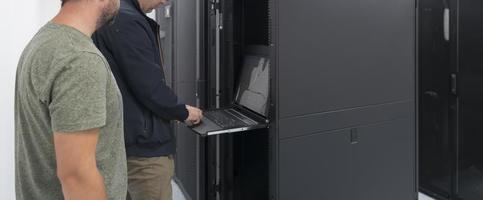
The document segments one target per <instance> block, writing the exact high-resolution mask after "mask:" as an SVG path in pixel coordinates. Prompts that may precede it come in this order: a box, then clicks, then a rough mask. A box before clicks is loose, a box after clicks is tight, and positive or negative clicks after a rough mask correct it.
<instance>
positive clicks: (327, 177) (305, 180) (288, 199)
mask: <svg viewBox="0 0 483 200" xmlns="http://www.w3.org/2000/svg"><path fill="white" fill-rule="evenodd" d="M349 133H350V132H349V130H342V131H334V132H329V133H321V134H316V135H312V136H307V137H299V138H295V139H287V140H282V141H280V162H279V167H280V180H279V184H280V198H279V199H280V200H294V199H304V200H321V199H324V200H325V199H330V200H349V199H353V198H351V197H352V196H351V195H352V194H351V192H350V190H351V187H350V184H351V182H352V177H351V168H352V166H351V165H352V163H351V153H352V152H351V145H350V135H349Z"/></svg>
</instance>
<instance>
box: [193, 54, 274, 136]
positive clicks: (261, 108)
mask: <svg viewBox="0 0 483 200" xmlns="http://www.w3.org/2000/svg"><path fill="white" fill-rule="evenodd" d="M269 70H270V59H269V56H268V47H267V46H248V47H247V50H246V52H245V55H244V58H243V65H242V69H241V73H240V77H239V79H238V80H239V81H238V88H237V92H236V96H235V101H234V102H233V103H232V105H231V106H230V107H228V108H222V109H216V110H206V111H203V116H204V117H203V120H202V121H201V123H200V124H198V125H194V126H190V128H191V129H192V130H193V131H194V132H196V133H198V134H200V135H202V136H210V135H219V134H226V133H234V132H241V131H247V130H253V129H259V128H265V127H267V124H268V118H267V116H268V102H269V90H270V88H269V85H270V83H269V80H270V79H269V74H270V73H269Z"/></svg>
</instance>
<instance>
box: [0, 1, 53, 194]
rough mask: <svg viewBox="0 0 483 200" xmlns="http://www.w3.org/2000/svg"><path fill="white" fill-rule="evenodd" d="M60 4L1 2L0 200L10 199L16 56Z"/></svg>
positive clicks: (12, 169) (47, 2)
mask: <svg viewBox="0 0 483 200" xmlns="http://www.w3.org/2000/svg"><path fill="white" fill-rule="evenodd" d="M59 7H60V0H21V1H19V0H3V1H2V11H1V12H0V19H2V23H1V24H0V69H1V72H0V97H1V98H0V158H1V161H0V199H6V200H8V199H14V196H15V191H14V120H13V116H14V115H13V114H14V89H15V71H16V68H17V62H18V59H19V57H20V54H21V52H22V50H23V48H24V47H25V45H26V44H27V43H28V41H29V40H30V38H31V37H32V36H33V35H34V34H35V33H36V32H37V30H38V29H39V28H40V27H41V26H42V25H43V24H45V23H46V22H47V21H48V20H49V19H50V18H51V17H53V16H54V15H55V14H56V12H57V10H58V9H59Z"/></svg>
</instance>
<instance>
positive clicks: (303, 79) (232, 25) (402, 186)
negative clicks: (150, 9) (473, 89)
mask: <svg viewBox="0 0 483 200" xmlns="http://www.w3.org/2000/svg"><path fill="white" fill-rule="evenodd" d="M174 2H175V4H176V6H177V8H176V12H177V13H175V14H174V15H175V16H177V17H178V18H182V19H186V21H184V20H183V21H181V20H179V21H178V20H176V19H175V24H174V27H175V28H174V29H175V30H176V31H177V32H178V33H179V32H181V31H182V32H184V31H188V30H189V31H193V30H192V29H191V28H189V26H192V25H193V23H195V26H196V27H198V28H197V29H196V31H195V33H196V36H194V35H193V34H192V32H189V33H188V32H185V33H183V34H181V35H177V32H175V33H174V34H175V35H176V36H175V37H178V38H177V39H176V40H175V41H174V49H178V50H176V51H175V54H178V55H174V57H175V58H176V59H175V60H180V61H178V62H180V63H181V62H183V63H185V62H188V61H186V60H183V59H186V57H184V56H188V57H189V56H195V57H197V59H196V62H197V63H194V64H193V63H191V61H189V62H190V63H191V64H192V65H182V66H181V64H180V63H177V64H175V65H174V67H175V68H178V67H181V68H182V69H185V70H186V71H181V70H173V71H175V72H174V73H175V74H176V75H175V77H179V78H186V79H184V80H185V81H186V82H190V83H193V85H194V86H192V85H190V86H189V87H186V88H184V89H183V88H181V87H178V86H174V87H175V88H178V89H177V92H178V93H179V94H183V95H184V96H185V97H186V98H185V97H184V98H183V99H184V100H188V101H195V102H196V101H197V102H200V104H199V105H200V106H202V107H203V108H213V107H218V106H223V105H224V104H227V103H229V101H230V99H231V98H232V96H233V86H234V83H235V82H236V74H237V71H238V70H239V67H240V65H239V63H240V52H243V48H244V46H246V45H248V44H264V45H268V46H269V47H270V60H271V61H272V62H271V70H270V73H271V75H270V76H271V79H270V80H271V83H270V88H271V94H270V114H269V119H270V124H269V127H268V128H267V129H261V130H256V131H251V132H245V133H236V134H229V135H222V136H216V137H207V138H201V137H199V136H195V135H194V133H189V131H186V129H185V128H183V127H182V125H181V126H179V127H178V129H177V135H178V155H177V178H178V179H179V180H180V184H181V185H182V186H183V187H184V188H186V192H187V195H188V196H189V198H191V199H210V200H211V199H223V200H229V199H280V200H284V199H334V200H337V199H341V200H346V199H367V200H378V199H381V200H382V199H401V200H403V199H404V200H406V199H416V198H417V181H416V174H417V173H416V172H417V167H416V124H415V116H416V115H415V111H416V108H415V93H416V91H415V88H416V85H415V81H416V80H415V74H416V59H415V58H416V26H415V23H416V7H415V5H416V2H415V1H399V0H364V1H360V0H348V1H312V0H298V1H293V0H198V1H196V2H191V1H186V0H177V1H174ZM188 4H190V5H188ZM193 4H194V5H195V7H196V8H195V11H193V8H192V5H193ZM181 5H183V8H180V7H181ZM187 8H189V9H187ZM186 12H191V13H189V14H187V13H186ZM193 13H194V15H195V16H193ZM188 19H189V20H188ZM182 23H183V24H182ZM182 37H188V40H184V38H182ZM193 38H197V39H195V40H193ZM178 43H180V44H178ZM188 43H189V44H190V45H189V44H188ZM193 46H194V47H196V48H195V49H197V50H198V52H191V50H190V49H189V47H193ZM187 52H189V53H187ZM193 54H194V55H193ZM188 64H189V63H188ZM194 66H196V67H194ZM189 71H191V72H189ZM192 71H196V72H198V73H197V76H195V77H194V78H193V76H192V75H185V74H184V73H187V74H192ZM191 78H193V79H191ZM178 80H180V79H178ZM175 82H176V81H175ZM176 84H182V82H178V83H176ZM193 89H194V91H193ZM193 177H196V178H193Z"/></svg>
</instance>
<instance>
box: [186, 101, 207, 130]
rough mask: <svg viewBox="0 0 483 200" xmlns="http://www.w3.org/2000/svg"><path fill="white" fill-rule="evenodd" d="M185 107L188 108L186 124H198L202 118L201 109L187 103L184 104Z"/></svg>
mask: <svg viewBox="0 0 483 200" xmlns="http://www.w3.org/2000/svg"><path fill="white" fill-rule="evenodd" d="M186 109H187V110H188V118H187V119H186V120H185V122H186V124H188V125H195V124H199V123H200V122H201V119H202V118H203V111H201V110H200V109H199V108H196V107H193V106H189V105H186Z"/></svg>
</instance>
